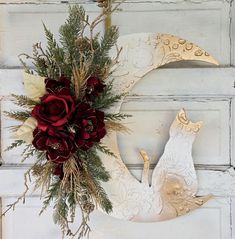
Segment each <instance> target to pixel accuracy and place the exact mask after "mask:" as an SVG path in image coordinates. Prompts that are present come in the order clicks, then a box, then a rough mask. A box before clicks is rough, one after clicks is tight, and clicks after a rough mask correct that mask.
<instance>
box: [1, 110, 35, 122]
mask: <svg viewBox="0 0 235 239" xmlns="http://www.w3.org/2000/svg"><path fill="white" fill-rule="evenodd" d="M4 114H5V115H6V116H7V117H9V118H11V119H14V120H19V121H25V120H27V119H28V118H29V117H30V116H31V113H30V111H10V112H8V111H4Z"/></svg>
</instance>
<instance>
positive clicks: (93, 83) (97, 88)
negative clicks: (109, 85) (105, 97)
mask: <svg viewBox="0 0 235 239" xmlns="http://www.w3.org/2000/svg"><path fill="white" fill-rule="evenodd" d="M104 87H105V85H104V84H103V83H102V82H101V80H100V79H99V78H97V77H94V76H92V77H90V78H89V79H88V80H87V86H86V95H85V97H86V100H88V101H93V100H94V99H95V98H96V97H97V96H99V95H100V94H101V93H102V92H103V91H104Z"/></svg>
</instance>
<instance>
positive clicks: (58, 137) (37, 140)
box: [32, 128, 76, 163]
mask: <svg viewBox="0 0 235 239" xmlns="http://www.w3.org/2000/svg"><path fill="white" fill-rule="evenodd" d="M33 136H34V139H33V142H32V144H33V146H34V147H35V148H36V149H38V150H42V151H46V156H47V159H48V160H51V161H52V162H54V163H63V162H65V161H66V160H68V159H69V157H70V156H71V154H72V153H74V152H75V150H76V148H75V145H74V143H73V140H74V135H73V134H72V133H71V132H63V131H55V132H54V135H51V134H49V133H48V132H45V131H42V130H40V129H39V128H36V129H35V130H34V132H33Z"/></svg>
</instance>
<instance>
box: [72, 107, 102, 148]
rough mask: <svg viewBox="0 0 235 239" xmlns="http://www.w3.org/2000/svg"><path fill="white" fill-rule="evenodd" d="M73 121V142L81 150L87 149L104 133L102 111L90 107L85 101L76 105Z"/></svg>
mask: <svg viewBox="0 0 235 239" xmlns="http://www.w3.org/2000/svg"><path fill="white" fill-rule="evenodd" d="M73 123H74V125H75V128H76V135H75V144H76V146H77V147H78V148H80V149H82V150H88V149H89V148H91V147H92V146H93V145H94V143H96V142H99V141H100V139H102V138H103V137H104V136H105V135H106V130H105V124H104V112H102V111H99V110H96V109H94V108H91V106H90V105H89V104H87V103H80V104H79V105H78V106H77V108H76V110H75V112H74V117H73Z"/></svg>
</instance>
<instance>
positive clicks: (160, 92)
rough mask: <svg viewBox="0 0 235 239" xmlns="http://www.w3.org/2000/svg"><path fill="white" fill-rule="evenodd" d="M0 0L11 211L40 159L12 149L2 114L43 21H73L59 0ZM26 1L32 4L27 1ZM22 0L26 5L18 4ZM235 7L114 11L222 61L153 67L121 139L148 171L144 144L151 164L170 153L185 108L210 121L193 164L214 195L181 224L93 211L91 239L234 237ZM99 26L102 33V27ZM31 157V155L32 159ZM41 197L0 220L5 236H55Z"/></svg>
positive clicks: (135, 94)
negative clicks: (172, 130) (174, 126)
mask: <svg viewBox="0 0 235 239" xmlns="http://www.w3.org/2000/svg"><path fill="white" fill-rule="evenodd" d="M0 2H3V3H5V2H9V3H10V4H0V67H1V69H0V97H1V98H0V99H1V160H2V162H3V165H2V166H1V167H0V196H1V201H2V207H3V208H4V207H5V206H6V205H7V204H8V203H9V202H10V201H12V200H14V199H15V198H16V197H17V196H18V195H19V194H20V193H21V192H22V191H23V189H24V185H23V173H24V171H25V170H26V169H27V167H29V166H30V164H32V162H30V161H27V162H25V163H24V164H23V165H22V164H19V163H20V161H21V159H20V151H21V149H19V150H14V151H10V152H4V149H5V148H6V146H7V145H9V144H10V142H11V138H10V134H9V130H8V129H7V127H8V126H10V125H12V124H14V122H12V121H10V120H9V119H6V118H5V117H4V115H3V111H4V110H6V109H9V108H12V107H13V106H12V104H11V103H10V102H9V95H10V94H11V93H14V94H21V93H22V92H23V85H22V76H21V70H19V69H18V67H19V62H18V59H17V55H18V54H19V53H21V52H30V51H31V45H32V43H33V42H36V41H42V42H44V41H43V28H42V26H41V20H43V21H44V22H45V23H46V24H47V25H48V27H49V28H51V30H52V31H54V32H56V30H58V27H59V25H60V24H61V23H62V22H63V21H64V19H65V17H66V11H67V5H66V4H62V3H60V1H56V0H54V1H50V0H43V1H40V0H37V1H36V0H31V2H32V3H33V2H37V3H38V4H36V5H35V4H31V3H30V1H24V0H15V1H14V2H15V3H14V4H13V1H10V0H8V1H6V0H0ZM23 2H27V4H23ZM19 3H21V4H19ZM84 6H85V8H86V9H87V10H88V11H89V12H90V14H91V15H92V16H95V14H97V11H99V10H98V9H97V8H96V7H95V5H94V3H86V4H84ZM233 11H234V8H233V3H232V1H231V3H230V1H222V0H221V1H219V0H218V1H216V0H215V1H209V0H208V1H207V0H195V1H179V0H172V1H167V2H166V1H165V0H162V1H156V2H155V1H152V2H151V3H149V2H147V1H146V2H145V1H138V0H133V1H132V2H129V3H125V4H123V5H122V11H120V12H118V13H116V14H114V16H113V23H114V24H117V25H119V26H120V33H121V35H123V34H127V33H128V34H129V33H136V32H163V33H171V34H175V35H179V36H181V37H183V38H186V39H188V40H190V41H192V42H194V43H196V44H198V45H200V46H201V47H202V48H204V49H206V50H207V51H208V52H210V53H211V54H212V55H213V56H214V57H215V58H216V59H217V60H219V62H220V64H221V66H220V67H216V68H215V67H209V66H205V65H202V64H198V63H188V64H185V63H179V64H174V65H170V66H168V67H167V68H164V69H159V70H156V71H152V72H151V73H149V74H148V75H146V76H145V77H144V78H143V79H142V80H141V81H140V82H138V83H137V85H136V86H135V87H134V89H133V90H132V91H131V92H130V95H129V96H127V97H126V99H125V101H124V103H123V105H122V108H121V110H122V111H123V112H127V113H130V114H132V115H133V117H132V118H131V119H129V124H128V127H129V128H130V129H131V130H132V134H130V135H125V136H123V135H119V136H118V141H119V147H120V151H121V154H122V156H123V158H124V159H125V163H126V164H127V165H128V167H129V169H130V170H131V171H132V172H133V174H134V175H135V176H136V177H137V178H140V177H141V172H142V167H143V165H142V161H141V159H140V158H139V156H138V149H139V148H144V149H145V150H146V151H147V152H148V153H149V155H150V156H151V157H152V159H153V160H152V167H153V165H154V164H156V162H157V160H158V159H159V157H160V155H161V154H162V152H163V149H164V145H165V143H166V141H167V138H168V130H169V125H170V123H171V121H172V120H173V118H174V116H175V114H176V112H177V111H178V110H179V109H180V108H185V109H186V111H187V112H188V114H189V117H190V118H191V119H192V120H194V121H196V120H203V121H204V127H203V129H202V130H201V131H200V134H199V136H198V137H197V139H196V142H195V144H194V152H193V156H194V160H195V166H196V169H197V174H198V178H199V188H200V190H199V195H204V194H208V193H212V194H213V195H214V198H213V199H212V200H211V201H210V202H208V203H207V204H205V205H204V206H203V207H202V208H200V209H198V210H196V211H194V212H192V213H190V214H188V215H186V216H183V217H179V218H177V219H174V220H170V221H166V222H160V223H149V224H139V223H131V222H125V221H120V220H117V219H113V218H110V217H109V216H106V215H103V214H101V213H99V212H95V213H94V214H93V215H92V217H91V223H90V224H91V227H92V229H93V231H92V233H91V235H90V238H91V239H145V238H148V239H155V238H164V239H172V238H175V239H189V238H190V239H199V238H200V239H208V238H213V239H234V238H235V233H234V230H235V227H234V226H235V224H234V216H235V210H234V206H235V203H234V202H235V201H234V196H235V171H234V164H235V155H234V153H235V152H234V148H235V145H234V144H235V142H234V133H235V129H234V124H235V117H234V116H235V106H234V105H235V104H234V97H235V89H234V80H235V69H234V68H233V66H232V65H233V63H234V57H233V55H234V54H233V52H234V47H233V41H234V40H233V39H234V37H233V28H232V26H233V20H234V18H233ZM100 30H103V29H102V27H101V29H100ZM32 161H33V159H32ZM40 208H41V201H40V200H39V195H38V194H36V193H34V194H31V195H29V197H28V198H27V200H26V204H24V205H22V204H19V205H18V207H17V209H16V210H15V211H14V212H10V213H9V214H7V216H6V217H5V218H3V219H2V221H1V224H0V225H1V231H2V235H1V236H2V239H15V238H17V239H42V238H43V239H49V238H50V239H57V238H60V232H59V229H58V228H57V227H56V226H55V225H54V224H53V220H52V209H49V210H47V211H46V212H45V213H44V214H43V215H42V216H41V217H39V216H38V213H39V211H40Z"/></svg>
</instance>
